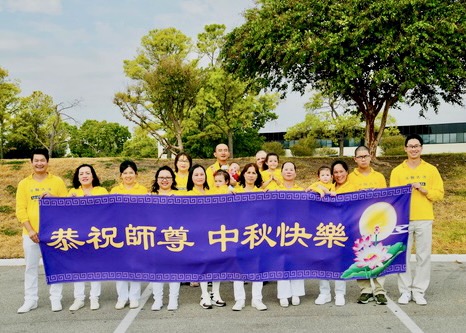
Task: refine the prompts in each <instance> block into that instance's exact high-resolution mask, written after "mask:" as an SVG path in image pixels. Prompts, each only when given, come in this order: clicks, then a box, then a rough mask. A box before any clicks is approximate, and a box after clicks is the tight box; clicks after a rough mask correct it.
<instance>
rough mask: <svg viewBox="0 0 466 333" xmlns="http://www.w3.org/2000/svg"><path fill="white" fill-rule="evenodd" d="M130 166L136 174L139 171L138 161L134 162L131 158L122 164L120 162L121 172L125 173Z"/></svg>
mask: <svg viewBox="0 0 466 333" xmlns="http://www.w3.org/2000/svg"><path fill="white" fill-rule="evenodd" d="M128 168H131V169H133V171H134V173H135V174H137V173H138V167H137V166H136V163H134V162H133V161H131V160H126V161H123V162H121V164H120V173H123V172H124V171H125V170H126V169H128Z"/></svg>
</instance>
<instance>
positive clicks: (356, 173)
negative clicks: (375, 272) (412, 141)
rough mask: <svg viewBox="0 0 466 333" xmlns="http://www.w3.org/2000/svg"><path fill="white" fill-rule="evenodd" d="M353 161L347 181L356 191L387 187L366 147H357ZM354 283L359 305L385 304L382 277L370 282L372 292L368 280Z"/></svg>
mask: <svg viewBox="0 0 466 333" xmlns="http://www.w3.org/2000/svg"><path fill="white" fill-rule="evenodd" d="M354 161H355V162H356V165H357V166H358V167H357V168H356V169H354V170H353V172H351V173H350V174H349V175H348V181H349V182H350V183H353V184H354V185H355V186H356V187H357V188H358V191H361V190H371V189H376V188H385V187H387V181H386V180H385V177H384V176H383V175H382V174H381V173H380V172H377V171H375V170H374V169H372V167H371V154H370V152H369V148H367V147H366V146H359V147H357V148H356V150H355V151H354ZM356 282H357V283H358V286H359V288H360V289H361V294H360V295H359V298H358V303H359V304H367V303H368V302H369V301H371V300H374V299H375V302H376V303H377V304H380V305H386V304H387V297H386V296H385V295H386V294H387V292H386V291H385V289H384V287H383V285H384V282H385V278H384V277H378V278H375V279H373V280H372V282H373V283H374V290H372V284H371V280H369V279H363V280H356Z"/></svg>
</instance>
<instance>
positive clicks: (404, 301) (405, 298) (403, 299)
mask: <svg viewBox="0 0 466 333" xmlns="http://www.w3.org/2000/svg"><path fill="white" fill-rule="evenodd" d="M409 301H411V293H402V294H401V296H400V298H398V304H408V303H409Z"/></svg>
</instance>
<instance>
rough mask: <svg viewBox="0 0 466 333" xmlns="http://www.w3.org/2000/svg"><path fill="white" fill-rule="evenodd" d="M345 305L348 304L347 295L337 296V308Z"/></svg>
mask: <svg viewBox="0 0 466 333" xmlns="http://www.w3.org/2000/svg"><path fill="white" fill-rule="evenodd" d="M345 304H346V301H345V295H341V294H338V295H335V305H336V306H343V305H345Z"/></svg>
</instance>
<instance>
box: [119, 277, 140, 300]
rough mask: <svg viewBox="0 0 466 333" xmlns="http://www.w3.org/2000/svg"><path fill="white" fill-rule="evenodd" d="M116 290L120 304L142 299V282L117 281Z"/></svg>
mask: <svg viewBox="0 0 466 333" xmlns="http://www.w3.org/2000/svg"><path fill="white" fill-rule="evenodd" d="M116 290H117V294H118V302H126V301H127V300H128V299H129V300H130V301H139V298H140V297H141V282H135V281H117V282H116Z"/></svg>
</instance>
